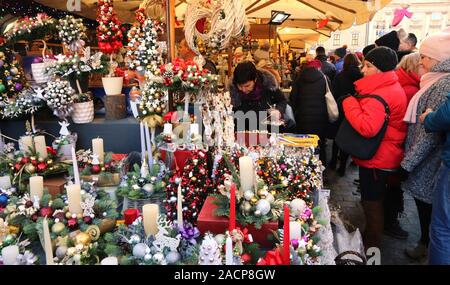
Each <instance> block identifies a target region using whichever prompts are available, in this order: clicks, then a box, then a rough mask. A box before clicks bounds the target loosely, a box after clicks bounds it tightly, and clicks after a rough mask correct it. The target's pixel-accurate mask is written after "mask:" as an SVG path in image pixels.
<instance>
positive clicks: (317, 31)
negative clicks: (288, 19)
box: [310, 29, 330, 37]
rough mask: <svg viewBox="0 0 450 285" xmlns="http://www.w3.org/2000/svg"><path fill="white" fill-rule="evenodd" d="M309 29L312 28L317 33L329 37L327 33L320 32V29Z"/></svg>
mask: <svg viewBox="0 0 450 285" xmlns="http://www.w3.org/2000/svg"><path fill="white" fill-rule="evenodd" d="M310 30H313V31H314V32H316V33H319V34H321V35H324V36H325V37H330V35H327V34H325V33H322V32H321V31H319V30H317V29H310Z"/></svg>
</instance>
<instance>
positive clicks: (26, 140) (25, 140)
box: [19, 136, 34, 153]
mask: <svg viewBox="0 0 450 285" xmlns="http://www.w3.org/2000/svg"><path fill="white" fill-rule="evenodd" d="M19 146H20V149H21V150H22V151H23V152H27V153H29V152H30V148H31V149H32V150H33V149H34V144H33V137H32V136H22V137H20V143H19Z"/></svg>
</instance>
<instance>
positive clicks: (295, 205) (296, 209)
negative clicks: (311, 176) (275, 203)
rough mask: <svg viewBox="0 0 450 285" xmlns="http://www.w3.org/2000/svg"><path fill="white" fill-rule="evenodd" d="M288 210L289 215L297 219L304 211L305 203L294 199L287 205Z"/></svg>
mask: <svg viewBox="0 0 450 285" xmlns="http://www.w3.org/2000/svg"><path fill="white" fill-rule="evenodd" d="M289 208H290V210H291V215H292V216H294V217H298V216H299V215H301V214H303V212H305V209H306V203H305V201H303V200H302V199H294V200H292V201H291V203H290V204H289Z"/></svg>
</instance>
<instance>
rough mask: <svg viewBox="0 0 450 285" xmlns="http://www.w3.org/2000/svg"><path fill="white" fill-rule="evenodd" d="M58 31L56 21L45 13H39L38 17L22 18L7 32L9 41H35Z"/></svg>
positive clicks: (6, 35)
mask: <svg viewBox="0 0 450 285" xmlns="http://www.w3.org/2000/svg"><path fill="white" fill-rule="evenodd" d="M55 31H56V21H55V19H53V18H52V17H50V16H48V15H47V14H45V13H38V14H37V15H36V17H28V16H27V17H23V18H20V19H19V20H18V21H17V22H16V23H15V24H14V26H13V27H12V28H11V29H10V30H8V31H7V32H6V33H5V37H6V39H7V41H8V42H11V43H15V42H17V41H20V40H27V41H30V42H31V41H34V40H36V39H43V38H44V37H45V36H46V35H52V34H54V32H55Z"/></svg>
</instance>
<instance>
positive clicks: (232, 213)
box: [228, 183, 236, 233]
mask: <svg viewBox="0 0 450 285" xmlns="http://www.w3.org/2000/svg"><path fill="white" fill-rule="evenodd" d="M235 228H236V184H234V183H233V184H231V188H230V224H229V228H228V230H229V231H230V233H231V231H232V230H234V229H235Z"/></svg>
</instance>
